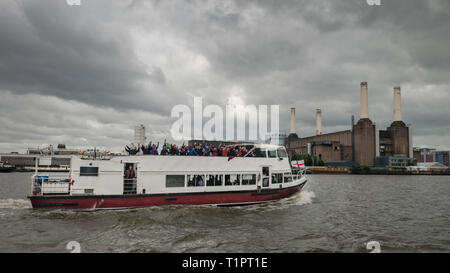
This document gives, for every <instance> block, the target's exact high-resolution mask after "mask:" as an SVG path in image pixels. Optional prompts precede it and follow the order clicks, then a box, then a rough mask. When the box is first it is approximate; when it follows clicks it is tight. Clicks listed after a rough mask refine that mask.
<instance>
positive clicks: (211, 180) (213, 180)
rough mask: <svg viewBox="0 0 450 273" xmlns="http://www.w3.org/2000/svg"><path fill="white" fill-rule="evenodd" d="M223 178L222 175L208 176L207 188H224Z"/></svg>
mask: <svg viewBox="0 0 450 273" xmlns="http://www.w3.org/2000/svg"><path fill="white" fill-rule="evenodd" d="M222 181H223V176H222V175H217V174H216V175H207V176H206V186H222Z"/></svg>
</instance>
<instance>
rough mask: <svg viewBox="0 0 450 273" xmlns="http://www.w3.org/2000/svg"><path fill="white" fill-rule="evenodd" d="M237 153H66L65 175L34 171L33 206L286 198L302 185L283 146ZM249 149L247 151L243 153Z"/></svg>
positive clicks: (223, 203)
mask: <svg viewBox="0 0 450 273" xmlns="http://www.w3.org/2000/svg"><path fill="white" fill-rule="evenodd" d="M250 151H251V154H252V155H254V156H248V155H245V156H243V157H234V158H230V157H222V156H159V155H157V156H146V155H143V156H138V155H133V156H117V157H113V158H111V159H109V160H100V159H82V158H80V157H78V156H72V158H71V166H70V170H71V171H70V174H69V176H68V177H54V176H50V175H48V174H46V175H42V174H39V173H36V174H35V175H33V176H32V189H31V191H32V192H31V194H30V195H29V196H28V198H29V199H30V200H31V203H32V205H33V208H71V209H113V208H136V207H148V206H159V205H182V204H189V205H202V204H213V205H220V206H228V205H248V204H254V203H262V202H268V201H272V200H278V199H281V198H285V197H289V196H291V195H293V194H295V193H296V192H298V191H300V190H301V189H302V188H303V186H304V185H305V184H306V181H307V180H306V176H304V174H303V173H298V174H297V175H293V174H292V171H291V165H290V162H289V159H288V156H287V153H286V150H285V148H284V147H281V146H275V145H266V144H257V145H256V144H255V145H252V148H251V150H250ZM249 154H250V153H249Z"/></svg>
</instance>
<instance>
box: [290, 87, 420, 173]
mask: <svg viewBox="0 0 450 273" xmlns="http://www.w3.org/2000/svg"><path fill="white" fill-rule="evenodd" d="M368 97H369V96H368V85H367V82H362V83H361V86H360V118H359V120H358V122H357V123H356V124H355V123H354V118H353V117H352V124H351V128H350V129H349V130H344V131H338V132H333V133H327V134H323V133H322V110H321V109H317V110H316V135H314V136H309V137H303V138H299V137H298V135H297V132H296V120H295V108H291V122H290V123H291V130H290V134H289V136H288V137H287V138H286V148H287V150H288V153H289V154H290V155H293V154H294V153H299V154H310V155H314V156H317V157H318V158H319V159H321V160H323V161H324V162H325V163H327V162H345V161H346V162H349V164H353V162H356V163H357V164H360V165H365V166H374V165H375V162H388V163H387V165H389V164H390V163H389V162H395V164H397V165H406V166H409V165H410V164H414V161H413V160H411V158H412V157H413V150H412V134H411V128H410V127H409V126H407V125H406V124H405V123H404V122H403V117H402V106H401V91H400V87H394V119H393V122H392V124H391V125H390V126H389V127H388V128H386V130H379V129H378V128H377V125H376V124H375V123H374V122H372V120H371V119H370V118H369V103H368ZM394 156H395V158H392V160H390V157H394ZM399 161H405V162H399ZM393 164H394V163H393Z"/></svg>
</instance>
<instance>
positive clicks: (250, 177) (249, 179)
mask: <svg viewBox="0 0 450 273" xmlns="http://www.w3.org/2000/svg"><path fill="white" fill-rule="evenodd" d="M242 185H256V174H243V175H242Z"/></svg>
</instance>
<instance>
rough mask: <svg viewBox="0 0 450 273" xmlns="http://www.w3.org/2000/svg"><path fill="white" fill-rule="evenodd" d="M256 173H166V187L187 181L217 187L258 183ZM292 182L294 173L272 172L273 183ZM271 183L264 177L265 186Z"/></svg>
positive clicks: (190, 183)
mask: <svg viewBox="0 0 450 273" xmlns="http://www.w3.org/2000/svg"><path fill="white" fill-rule="evenodd" d="M259 178H260V177H258V176H257V175H256V174H225V175H223V174H216V175H204V174H192V175H191V174H188V175H166V187H167V188H174V187H179V188H181V187H185V184H186V183H185V181H186V182H187V186H188V187H204V186H207V187H216V186H223V185H225V186H240V185H256V180H257V179H259ZM283 182H284V183H289V182H292V174H290V173H284V174H283V173H272V184H279V183H283ZM268 183H269V179H268V178H264V179H263V184H267V185H263V186H264V187H267V186H268Z"/></svg>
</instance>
